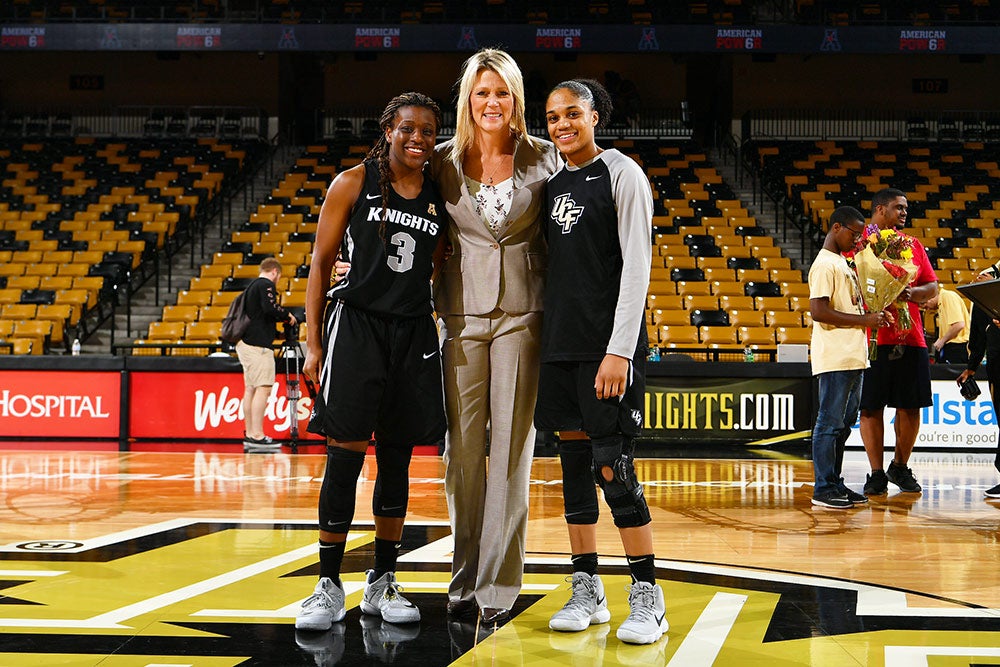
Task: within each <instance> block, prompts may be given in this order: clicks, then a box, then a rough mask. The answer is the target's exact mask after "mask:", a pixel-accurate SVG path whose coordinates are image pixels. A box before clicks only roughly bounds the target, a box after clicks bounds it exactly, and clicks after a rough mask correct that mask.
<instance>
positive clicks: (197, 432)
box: [128, 371, 317, 440]
mask: <svg viewBox="0 0 1000 667" xmlns="http://www.w3.org/2000/svg"><path fill="white" fill-rule="evenodd" d="M130 385H131V387H130V392H129V433H128V435H129V437H132V438H152V439H157V440H163V439H165V438H198V439H216V438H220V439H229V438H235V439H239V438H242V437H243V407H242V401H243V375H242V374H241V373H238V372H236V373H163V372H144V371H134V372H132V373H131V374H130ZM289 406H290V401H289V399H288V392H287V388H286V386H285V378H284V376H283V375H282V374H280V373H279V374H278V376H277V383H276V384H275V385H274V387H273V388H272V390H271V396H270V398H269V399H268V402H267V409H266V411H265V413H264V433H266V434H267V435H270V436H271V437H273V438H275V439H278V440H285V439H288V438H289V437H290V436H289V430H290V428H291V424H292V419H296V420H298V427H299V439H300V440H305V439H307V438H316V437H317V436H314V435H313V434H311V433H306V426H308V424H309V413H310V411H311V410H312V399H311V398H310V397H309V395H308V393H307V392H306V391H305V389H304V387H303V391H302V398H300V399H299V400H298V405H297V409H296V414H295V415H294V416H293V415H292V414H290V410H289Z"/></svg>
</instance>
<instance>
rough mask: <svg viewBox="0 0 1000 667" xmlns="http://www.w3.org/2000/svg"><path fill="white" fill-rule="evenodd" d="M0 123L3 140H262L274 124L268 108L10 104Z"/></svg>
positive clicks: (0, 134)
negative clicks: (266, 109) (63, 106)
mask: <svg viewBox="0 0 1000 667" xmlns="http://www.w3.org/2000/svg"><path fill="white" fill-rule="evenodd" d="M0 120H2V124H0V136H7V137H72V136H77V135H85V136H96V137H122V138H130V137H152V138H161V137H162V138H181V137H219V138H222V139H250V138H261V139H262V138H265V137H266V136H267V135H268V133H269V124H270V118H269V117H268V116H267V114H266V113H265V112H264V110H263V109H259V108H254V107H236V106H193V107H164V106H123V107H114V108H107V109H102V110H93V109H88V110H81V109H51V108H46V109H37V108H31V107H25V106H21V107H19V106H17V105H10V106H8V107H7V108H6V109H5V110H4V111H3V115H2V119H0Z"/></svg>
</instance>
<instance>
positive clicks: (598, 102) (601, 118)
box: [549, 79, 613, 131]
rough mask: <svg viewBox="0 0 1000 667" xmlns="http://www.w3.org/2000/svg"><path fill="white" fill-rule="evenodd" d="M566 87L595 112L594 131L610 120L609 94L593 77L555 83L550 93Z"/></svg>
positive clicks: (610, 105) (605, 125)
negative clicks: (595, 122)
mask: <svg viewBox="0 0 1000 667" xmlns="http://www.w3.org/2000/svg"><path fill="white" fill-rule="evenodd" d="M562 89H566V90H568V91H570V92H571V93H573V94H574V95H576V97H577V98H578V99H580V100H583V101H584V102H586V103H587V104H589V105H590V108H591V109H593V110H594V111H596V112H597V126H596V127H595V128H594V130H595V131H597V130H601V129H604V128H605V127H607V125H608V123H609V122H610V121H611V110H612V108H613V105H612V104H611V95H610V94H609V93H608V91H607V89H606V88H605V87H604V86H602V85H601V84H600V83H599V82H598V81H595V80H594V79H570V80H568V81H563V82H562V83H559V84H556V86H555V87H554V88H553V89H552V92H551V93H549V94H550V95H551V94H552V93H554V92H555V91H557V90H562Z"/></svg>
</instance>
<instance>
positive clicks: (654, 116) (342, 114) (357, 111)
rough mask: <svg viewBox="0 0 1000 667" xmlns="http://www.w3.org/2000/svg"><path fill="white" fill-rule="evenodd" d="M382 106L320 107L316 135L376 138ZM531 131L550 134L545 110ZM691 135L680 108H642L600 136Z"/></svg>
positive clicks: (450, 121) (449, 121)
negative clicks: (634, 116)
mask: <svg viewBox="0 0 1000 667" xmlns="http://www.w3.org/2000/svg"><path fill="white" fill-rule="evenodd" d="M442 111H443V112H442V115H443V116H444V117H443V122H442V127H441V130H440V131H439V132H438V136H439V137H450V136H452V135H453V134H454V133H455V112H454V111H451V110H442ZM381 115H382V110H381V109H376V108H347V107H341V108H336V109H320V110H318V111H317V112H316V118H315V122H316V128H317V132H316V136H319V137H322V138H324V139H340V138H343V139H345V140H347V139H361V140H363V141H367V140H374V138H376V137H378V135H379V134H381V132H380V130H379V129H378V119H379V116H381ZM527 117H528V132H529V133H530V134H531V135H533V136H536V137H542V138H546V139H547V138H548V129H547V128H546V126H545V122H544V114H543V113H540V112H539V111H538V109H535V110H534V112H533V110H532V109H531V108H529V109H528V110H527ZM691 136H692V130H691V127H690V123H687V122H685V119H684V117H683V113H682V110H681V109H677V110H676V111H671V110H665V109H651V108H649V109H643V110H642V111H641V112H640V113H639V116H638V119H637V120H636V121H635V122H634V123H632V124H625V123H616V124H612V125H610V126H609V127H606V128H604V129H603V130H601V132H600V134H599V136H598V139H602V138H603V139H663V140H687V139H690V138H691Z"/></svg>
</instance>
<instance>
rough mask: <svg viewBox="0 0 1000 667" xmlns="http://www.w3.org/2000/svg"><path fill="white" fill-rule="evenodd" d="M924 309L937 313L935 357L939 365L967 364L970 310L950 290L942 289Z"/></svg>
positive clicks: (958, 296) (929, 300)
mask: <svg viewBox="0 0 1000 667" xmlns="http://www.w3.org/2000/svg"><path fill="white" fill-rule="evenodd" d="M924 308H926V309H927V310H929V311H930V312H935V313H937V334H938V337H937V340H935V341H934V345H933V347H934V355H935V357H936V358H937V361H938V363H944V364H965V363H968V361H969V309H968V308H966V307H965V301H963V300H962V297H961V296H960V295H959V294H958V293H957V292H953V291H951V290H950V289H944V288H942V289H940V290H939V291H938V295H937V296H935V297H933V298H931V299H928V301H927V303H925V304H924Z"/></svg>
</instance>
